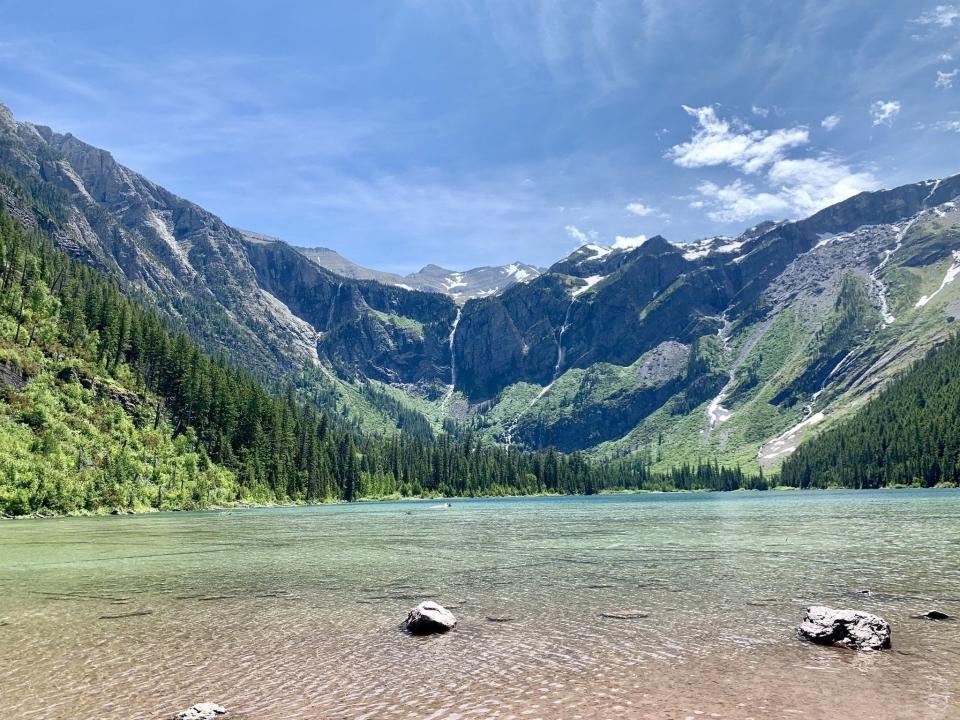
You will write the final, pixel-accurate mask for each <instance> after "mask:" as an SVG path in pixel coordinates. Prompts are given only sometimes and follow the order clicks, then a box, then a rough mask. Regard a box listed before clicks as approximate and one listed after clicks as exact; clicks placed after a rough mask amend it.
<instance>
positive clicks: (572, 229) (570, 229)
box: [564, 225, 590, 245]
mask: <svg viewBox="0 0 960 720" xmlns="http://www.w3.org/2000/svg"><path fill="white" fill-rule="evenodd" d="M564 230H566V231H567V235H569V236H570V239H571V240H576V241H577V242H578V243H580V244H581V245H585V244H586V243H588V242H590V238H589V237H588V236H587V234H586V233H585V232H583V230H581V229H580V228H578V227H577V226H576V225H567V226H566V227H565V228H564Z"/></svg>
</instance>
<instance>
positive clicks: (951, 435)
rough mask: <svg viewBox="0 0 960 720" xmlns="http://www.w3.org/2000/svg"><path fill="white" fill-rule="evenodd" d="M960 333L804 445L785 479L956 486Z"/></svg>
mask: <svg viewBox="0 0 960 720" xmlns="http://www.w3.org/2000/svg"><path fill="white" fill-rule="evenodd" d="M958 368H960V334H954V335H953V336H952V337H951V338H950V339H949V340H948V341H946V342H945V343H944V344H943V345H941V346H938V347H936V348H934V349H933V350H931V351H930V352H929V353H928V354H927V356H926V357H924V358H923V359H922V360H920V361H918V362H917V363H916V364H915V365H913V366H911V367H910V368H909V369H908V370H907V371H905V372H904V373H903V374H902V375H901V376H899V377H897V378H896V379H895V380H894V381H893V382H892V383H890V385H888V386H887V387H886V388H885V389H884V390H883V392H881V393H880V395H879V396H878V397H876V398H874V399H873V400H871V401H870V402H868V403H867V404H866V406H865V407H864V409H863V410H862V411H861V412H859V413H857V414H856V415H854V416H853V417H851V418H849V419H848V420H845V421H843V422H841V423H839V424H837V426H836V427H834V428H833V429H831V430H829V431H827V432H825V433H823V434H822V435H820V436H818V437H815V438H813V439H812V440H811V441H810V442H807V443H805V444H804V445H802V446H801V447H800V448H799V449H798V450H797V452H796V453H795V454H793V455H791V456H790V458H788V459H787V461H786V462H784V464H783V468H782V469H781V473H780V477H781V480H782V481H783V482H785V483H788V484H790V485H793V486H796V487H820V488H823V487H855V488H877V487H885V486H892V485H897V486H919V487H936V486H938V485H940V486H947V487H956V486H957V484H958V483H960V402H958V400H960V373H958V372H957V369H958Z"/></svg>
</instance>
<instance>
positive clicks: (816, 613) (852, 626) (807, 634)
mask: <svg viewBox="0 0 960 720" xmlns="http://www.w3.org/2000/svg"><path fill="white" fill-rule="evenodd" d="M797 633H798V634H799V635H800V637H802V638H804V639H805V640H809V641H810V642H814V643H818V644H820V645H837V646H839V647H846V648H852V649H854V650H885V649H887V648H889V647H890V623H888V622H887V621H886V620H884V619H883V618H882V617H879V616H878V615H872V614H871V613H867V612H862V611H860V610H835V609H834V608H829V607H824V606H823V605H813V606H811V607H808V608H806V610H805V611H804V617H803V622H802V623H800V626H799V627H798V628H797Z"/></svg>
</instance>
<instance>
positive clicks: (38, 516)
mask: <svg viewBox="0 0 960 720" xmlns="http://www.w3.org/2000/svg"><path fill="white" fill-rule="evenodd" d="M957 487H958V486H957V485H954V484H951V483H940V484H938V485H936V486H934V487H930V488H920V487H916V486H913V485H891V486H888V487H882V488H869V489H867V488H863V489H854V488H843V487H828V488H796V487H791V486H787V485H777V486H775V487H772V488H770V489H769V490H752V489H749V488H737V489H735V490H710V489H706V488H703V489H694V490H681V489H675V490H646V489H609V490H601V491H600V492H598V493H595V496H597V497H605V496H617V495H623V496H630V495H696V494H729V493H749V494H755V495H760V494H764V493H781V492H799V493H805V492H839V491H854V492H877V491H900V490H954V489H956V488H957ZM564 497H568V498H575V497H590V496H589V495H574V494H562V493H536V494H533V495H451V496H446V495H428V496H422V497H402V496H388V497H362V498H357V499H356V500H352V501H350V500H330V501H326V502H319V503H310V502H289V503H253V502H237V503H232V504H225V505H210V506H205V507H183V508H162V509H158V508H154V507H147V506H143V507H137V508H122V509H121V508H100V509H98V510H94V511H90V510H78V511H75V512H70V513H63V514H59V515H58V514H52V513H31V514H28V515H2V516H0V520H54V519H57V518H65V517H104V516H110V515H112V516H116V515H151V514H166V513H184V512H234V511H243V510H268V509H282V508H309V507H329V506H337V505H358V504H365V503H367V504H369V503H386V502H410V503H416V502H426V501H430V500H433V501H442V502H453V501H456V500H460V501H463V500H509V499H524V498H564Z"/></svg>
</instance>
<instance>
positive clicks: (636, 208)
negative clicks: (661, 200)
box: [624, 200, 657, 217]
mask: <svg viewBox="0 0 960 720" xmlns="http://www.w3.org/2000/svg"><path fill="white" fill-rule="evenodd" d="M624 210H626V211H627V212H628V213H631V214H632V215H639V216H640V217H646V216H647V215H653V214H654V213H655V212H657V211H656V209H655V208H652V207H650V206H649V205H644V204H643V203H642V202H640V201H639V200H637V201H636V202H632V203H630V204H629V205H627V206H626V207H625V208H624Z"/></svg>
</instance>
